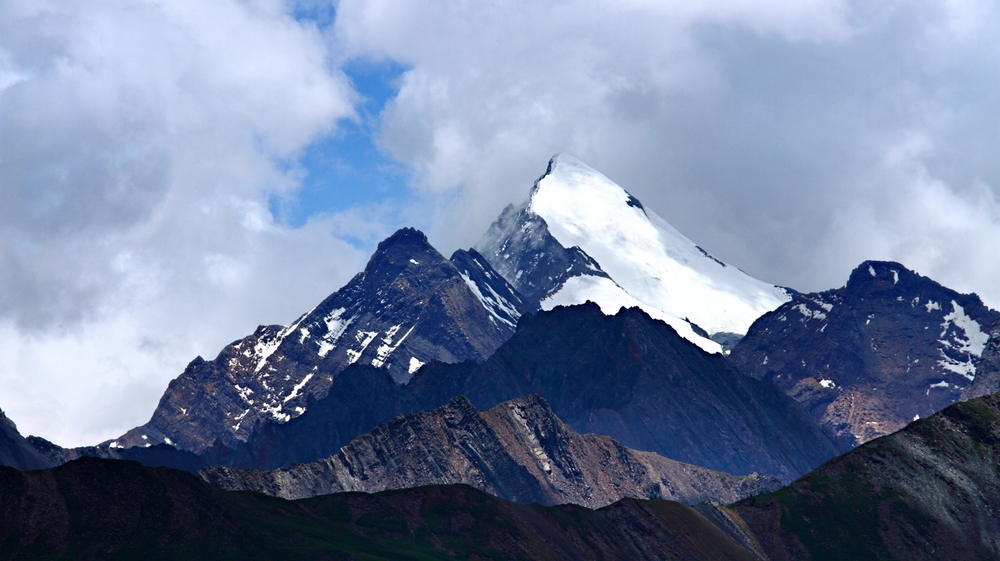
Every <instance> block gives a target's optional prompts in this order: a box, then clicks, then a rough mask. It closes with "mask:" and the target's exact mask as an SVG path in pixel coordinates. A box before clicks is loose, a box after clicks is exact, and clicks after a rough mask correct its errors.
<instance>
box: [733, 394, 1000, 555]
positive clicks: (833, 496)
mask: <svg viewBox="0 0 1000 561" xmlns="http://www.w3.org/2000/svg"><path fill="white" fill-rule="evenodd" d="M731 512H732V513H734V514H735V515H737V516H739V517H740V519H741V520H742V521H743V522H744V523H745V524H746V525H747V527H748V528H749V529H750V530H751V532H752V533H753V534H754V535H755V536H756V537H757V538H758V541H759V543H760V544H761V545H762V546H763V549H764V550H765V552H766V554H767V556H768V557H769V558H770V559H771V560H772V561H781V560H798V559H814V560H820V559H852V560H859V561H861V560H868V559H871V560H875V559H907V560H914V561H917V560H922V559H926V560H936V559H950V560H956V561H958V560H966V559H968V560H973V559H1000V517H998V516H997V514H996V513H997V512H1000V395H996V394H994V395H991V396H986V397H981V398H977V399H973V400H971V401H966V402H961V403H957V404H955V405H952V406H950V407H948V408H946V409H944V410H943V411H941V412H940V413H937V414H936V415H934V416H932V417H930V418H928V419H922V420H920V421H917V422H915V423H912V424H910V425H909V426H907V427H906V428H904V429H902V430H900V431H899V432H896V433H893V434H891V435H888V436H884V437H882V438H878V439H876V440H873V441H871V442H868V443H867V444H864V445H862V446H860V447H858V448H857V449H855V450H852V451H851V452H848V453H847V454H844V455H843V456H841V457H839V458H836V459H834V460H831V461H830V462H828V463H827V464H825V465H823V466H821V467H820V468H818V469H817V470H816V471H814V472H812V473H810V474H808V475H806V476H805V477H803V478H802V479H800V480H798V481H796V482H795V483H793V484H792V485H790V486H788V487H786V488H784V489H781V490H779V491H777V492H775V493H773V494H769V495H763V496H760V497H754V498H751V499H748V500H747V501H744V502H743V503H740V504H737V505H735V507H734V508H733V509H732V511H731Z"/></svg>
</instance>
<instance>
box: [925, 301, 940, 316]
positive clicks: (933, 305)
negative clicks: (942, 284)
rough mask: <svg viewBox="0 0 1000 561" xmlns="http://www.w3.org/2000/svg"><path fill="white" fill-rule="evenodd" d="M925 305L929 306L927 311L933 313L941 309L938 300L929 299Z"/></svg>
mask: <svg viewBox="0 0 1000 561" xmlns="http://www.w3.org/2000/svg"><path fill="white" fill-rule="evenodd" d="M924 307H925V308H927V313H928V314H929V313H931V312H932V311H934V310H940V309H941V305H940V304H938V303H937V302H935V301H933V300H928V301H927V303H926V304H924Z"/></svg>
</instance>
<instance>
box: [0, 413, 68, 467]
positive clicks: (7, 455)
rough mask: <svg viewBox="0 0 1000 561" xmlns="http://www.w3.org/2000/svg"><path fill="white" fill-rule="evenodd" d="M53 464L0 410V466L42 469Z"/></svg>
mask: <svg viewBox="0 0 1000 561" xmlns="http://www.w3.org/2000/svg"><path fill="white" fill-rule="evenodd" d="M53 465H55V463H53V462H52V461H51V460H49V459H48V458H47V457H45V456H44V455H43V454H40V453H39V452H38V451H37V450H35V448H34V447H33V446H32V445H31V444H30V443H29V442H28V441H27V440H26V439H25V438H24V437H23V436H21V433H20V432H18V431H17V425H15V424H14V421H11V420H10V419H8V418H7V415H5V414H4V412H3V411H2V410H0V466H9V467H12V468H16V469H42V468H47V467H52V466H53Z"/></svg>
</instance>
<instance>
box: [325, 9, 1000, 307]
mask: <svg viewBox="0 0 1000 561" xmlns="http://www.w3.org/2000/svg"><path fill="white" fill-rule="evenodd" d="M998 32H1000V21H998V14H997V11H996V9H995V7H994V6H993V5H992V4H991V3H987V2H976V3H964V2H948V1H940V2H939V1H934V0H925V1H920V2H888V3H878V4H871V3H862V2H846V1H845V2H840V1H814V2H798V3H794V4H792V5H789V4H788V3H783V4H782V3H773V2H744V3H732V2H693V3H692V2H642V1H633V2H611V1H607V2H602V1H597V0H595V1H591V2H585V3H565V2H556V1H554V0H553V1H540V2H532V3H523V4H517V3H509V2H482V3H454V2H424V3H421V5H420V6H419V7H416V6H413V7H406V6H402V7H401V6H399V5H398V3H391V2H386V1H381V0H344V1H342V2H341V3H340V4H339V15H338V19H337V22H336V24H335V34H336V41H338V42H339V43H338V44H339V45H340V48H341V49H342V50H343V52H345V53H347V56H353V57H369V58H373V59H379V58H389V59H393V60H397V61H400V62H401V63H402V64H404V66H405V67H406V68H408V70H407V71H406V72H405V73H404V74H403V75H402V77H401V88H400V92H399V95H398V96H397V97H396V99H395V100H393V101H392V102H390V103H389V104H388V106H387V108H386V110H385V111H384V112H383V114H382V125H381V137H380V141H381V144H382V146H383V147H384V148H385V149H386V150H388V151H389V152H390V153H391V154H393V155H394V156H395V157H397V158H399V159H400V160H401V161H403V162H406V163H408V164H410V165H411V166H413V167H414V169H415V170H417V173H418V177H419V181H420V188H421V189H423V191H424V192H425V193H426V194H427V196H428V197H434V196H442V195H441V194H450V195H449V197H447V198H446V200H447V201H448V202H447V204H448V205H451V206H449V207H448V208H450V209H451V212H450V215H451V218H450V219H449V220H447V221H445V222H444V223H443V224H446V226H445V225H442V226H440V227H438V228H436V229H432V231H431V238H432V240H433V241H435V243H438V244H439V245H441V246H444V247H448V248H450V247H458V246H467V245H470V244H471V243H473V241H474V240H475V239H476V238H477V236H478V235H479V234H480V233H481V232H482V231H484V229H485V224H486V223H488V222H489V220H490V219H491V218H492V217H494V216H495V215H496V214H497V213H498V212H499V210H500V209H501V208H502V206H503V205H504V204H506V203H508V202H513V201H518V200H520V199H521V198H522V197H524V196H525V194H526V193H527V189H528V187H529V186H530V184H531V182H532V181H533V180H534V179H535V178H537V176H538V175H539V174H540V173H541V172H542V171H543V170H544V165H545V160H546V158H548V157H549V156H550V155H551V154H553V153H555V152H561V151H565V152H568V153H571V154H574V155H576V156H577V157H580V158H582V159H584V160H585V161H587V162H588V163H590V164H591V165H593V166H594V167H596V168H597V169H599V170H601V171H603V172H604V173H605V174H606V175H608V176H609V177H611V178H612V179H614V180H616V181H618V182H619V183H621V184H622V185H623V186H625V187H626V188H627V189H629V190H630V191H631V192H633V193H634V194H635V195H636V196H638V197H639V198H640V199H642V200H643V201H644V202H645V203H646V204H647V205H649V206H650V207H652V208H654V209H656V210H657V212H658V213H660V214H661V215H663V216H664V217H665V218H667V219H668V220H669V221H671V222H672V223H673V224H674V225H675V226H676V227H678V228H679V229H680V230H681V231H683V232H685V233H686V234H688V235H689V236H690V237H691V238H693V239H694V240H696V241H697V242H698V243H699V244H701V245H702V246H703V247H706V248H707V249H709V250H711V251H712V252H713V253H715V254H717V255H719V256H720V257H721V258H723V259H726V260H727V261H729V262H731V263H734V264H736V265H738V266H740V267H742V268H744V269H745V270H747V271H748V272H750V273H751V274H754V275H755V276H758V277H759V278H762V279H766V280H769V281H772V282H776V283H781V284H785V285H789V286H793V287H796V288H799V289H802V290H822V289H826V288H832V287H836V286H840V285H841V284H842V283H843V282H844V281H845V280H846V278H847V275H848V273H849V271H850V269H851V268H853V266H855V265H856V264H857V263H859V262H861V261H862V260H864V259H868V258H876V257H878V258H891V259H898V260H901V261H903V262H904V264H907V265H910V266H911V267H915V268H918V269H920V271H921V272H922V273H923V274H926V275H929V276H931V277H932V278H936V279H939V280H940V281H942V282H945V283H951V284H952V285H953V286H955V287H956V288H958V287H960V286H961V287H962V288H963V289H965V290H975V291H977V292H979V293H980V294H981V295H983V296H984V297H985V298H986V299H987V301H988V302H989V303H990V304H991V305H993V306H995V307H996V306H1000V289H997V288H995V283H993V282H989V274H991V273H992V271H991V269H990V266H988V265H983V263H982V261H981V259H980V258H981V256H983V255H988V254H989V252H990V251H991V250H992V248H993V247H994V246H995V245H996V241H997V238H996V231H997V230H996V227H997V219H996V210H997V206H996V199H997V196H996V195H997V193H998V188H1000V168H998V165H1000V164H998V163H997V159H996V158H995V155H994V154H993V153H992V152H994V151H995V147H996V146H997V145H998V140H1000V138H998V135H1000V119H998V115H997V110H996V107H1000V104H998V103H997V102H998V101H1000V99H997V96H998V93H997V92H998V90H997V89H996V88H995V87H994V86H991V84H992V85H995V84H996V83H998V81H1000V75H998V73H1000V69H998V67H997V66H996V65H995V63H994V61H995V58H996V56H997V54H998V52H997V50H998V47H997V45H996V42H995V40H994V37H996V35H997V33H998ZM914 138H922V139H925V140H924V141H923V142H924V148H923V149H921V150H918V151H915V152H912V153H910V155H909V156H907V157H906V158H894V157H893V154H895V153H897V152H898V151H899V150H900V149H901V147H904V146H906V145H907V144H908V143H910V142H912V141H913V139H914ZM921 201H922V202H921ZM932 201H933V202H932ZM938 212H947V213H949V216H948V219H947V220H942V219H941V218H940V215H938V214H935V213H938ZM963 213H966V214H963ZM446 214H447V213H446ZM865 217H867V218H865ZM859 223H864V224H867V225H868V226H865V227H862V226H861V225H860V224H859ZM945 224H952V225H955V224H963V226H961V227H960V228H958V229H957V230H956V229H954V228H949V227H946V226H945ZM876 225H877V226H876ZM957 232H962V233H963V234H962V235H959V234H958V233H957ZM873 236H874V239H873ZM935 256H937V257H935Z"/></svg>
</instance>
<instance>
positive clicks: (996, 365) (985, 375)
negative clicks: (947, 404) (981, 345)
mask: <svg viewBox="0 0 1000 561" xmlns="http://www.w3.org/2000/svg"><path fill="white" fill-rule="evenodd" d="M997 392H1000V320H997V322H996V323H994V324H993V328H992V329H990V338H989V341H987V342H986V348H985V349H983V356H982V358H981V359H980V360H979V363H978V364H977V365H976V379H975V380H973V381H972V383H971V384H969V385H968V386H966V387H965V389H963V390H962V399H972V398H974V397H982V396H984V395H990V394H994V393H997Z"/></svg>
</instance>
